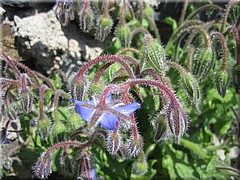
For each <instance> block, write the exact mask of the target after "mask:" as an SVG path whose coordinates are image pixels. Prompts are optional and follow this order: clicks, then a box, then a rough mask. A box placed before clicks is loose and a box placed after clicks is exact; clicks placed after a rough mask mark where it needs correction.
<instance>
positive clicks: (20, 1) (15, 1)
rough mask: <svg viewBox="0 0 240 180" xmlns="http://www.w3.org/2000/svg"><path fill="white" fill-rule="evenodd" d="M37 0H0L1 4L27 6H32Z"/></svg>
mask: <svg viewBox="0 0 240 180" xmlns="http://www.w3.org/2000/svg"><path fill="white" fill-rule="evenodd" d="M36 2H37V0H2V4H3V5H5V6H11V7H20V8H22V7H29V6H33V4H34V3H36Z"/></svg>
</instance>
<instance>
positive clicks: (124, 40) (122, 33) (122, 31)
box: [116, 24, 132, 47]
mask: <svg viewBox="0 0 240 180" xmlns="http://www.w3.org/2000/svg"><path fill="white" fill-rule="evenodd" d="M116 36H117V37H118V38H119V40H120V42H121V44H122V46H123V47H129V46H130V43H131V39H132V37H131V30H130V28H129V26H128V25H126V24H125V25H124V26H119V27H118V28H117V30H116Z"/></svg>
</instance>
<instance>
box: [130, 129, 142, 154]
mask: <svg viewBox="0 0 240 180" xmlns="http://www.w3.org/2000/svg"><path fill="white" fill-rule="evenodd" d="M142 147H143V140H142V137H141V136H140V135H139V134H138V137H137V138H136V137H134V136H133V135H131V137H130V138H129V140H128V144H127V148H128V153H129V155H130V156H132V157H135V156H137V155H138V154H139V152H140V151H141V150H142Z"/></svg>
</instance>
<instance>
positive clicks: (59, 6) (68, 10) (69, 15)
mask: <svg viewBox="0 0 240 180" xmlns="http://www.w3.org/2000/svg"><path fill="white" fill-rule="evenodd" d="M54 11H55V14H56V17H57V19H58V20H59V22H60V23H61V24H62V25H63V26H66V25H67V24H68V23H69V21H70V20H73V19H74V12H73V1H72V0H64V1H63V0H57V1H56V8H55V10H54Z"/></svg>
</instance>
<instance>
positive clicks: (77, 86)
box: [69, 76, 88, 100]
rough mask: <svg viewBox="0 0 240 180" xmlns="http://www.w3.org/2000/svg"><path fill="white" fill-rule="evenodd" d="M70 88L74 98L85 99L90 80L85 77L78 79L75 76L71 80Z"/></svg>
mask: <svg viewBox="0 0 240 180" xmlns="http://www.w3.org/2000/svg"><path fill="white" fill-rule="evenodd" d="M69 89H70V92H71V96H72V98H73V99H77V100H83V99H84V97H85V96H86V94H87V92H88V81H87V79H86V78H85V77H83V78H82V79H78V78H77V77H75V76H74V77H73V78H72V79H71V80H70V84H69Z"/></svg>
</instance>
